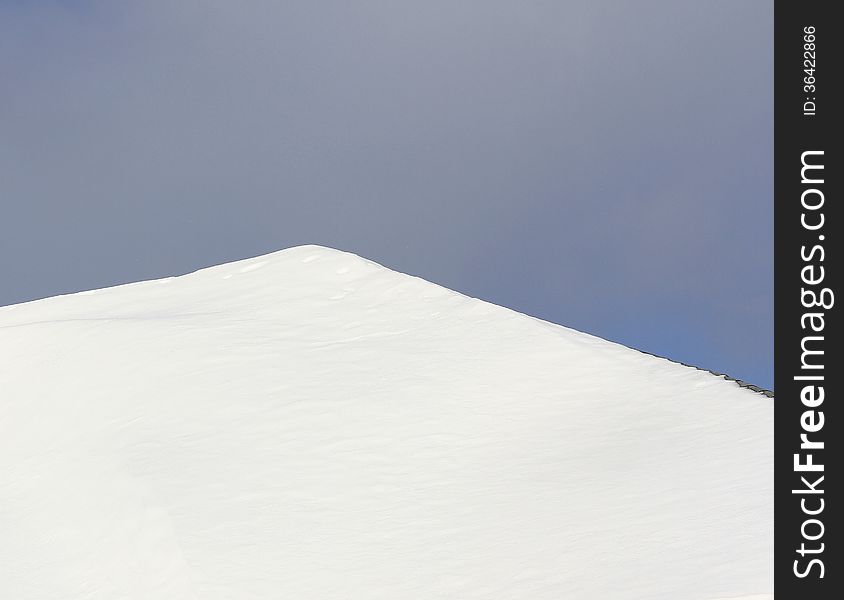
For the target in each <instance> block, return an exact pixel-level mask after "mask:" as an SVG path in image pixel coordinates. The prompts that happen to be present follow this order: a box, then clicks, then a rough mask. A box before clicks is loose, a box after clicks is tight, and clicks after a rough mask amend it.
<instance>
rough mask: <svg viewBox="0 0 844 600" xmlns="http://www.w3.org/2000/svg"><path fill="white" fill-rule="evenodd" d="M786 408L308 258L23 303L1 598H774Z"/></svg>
mask: <svg viewBox="0 0 844 600" xmlns="http://www.w3.org/2000/svg"><path fill="white" fill-rule="evenodd" d="M772 465H773V402H772V400H771V399H770V398H766V397H765V396H763V395H761V394H757V393H755V392H752V391H749V390H746V389H742V388H740V387H739V386H737V385H736V384H735V383H732V382H729V381H725V380H724V379H722V378H718V377H716V376H714V375H712V374H710V373H707V372H705V371H699V370H696V369H693V368H689V367H684V366H681V365H678V364H675V363H672V362H670V361H667V360H664V359H660V358H656V357H653V356H649V355H646V354H643V353H640V352H637V351H634V350H631V349H629V348H625V347H623V346H620V345H617V344H613V343H610V342H607V341H604V340H601V339H598V338H595V337H592V336H589V335H586V334H583V333H579V332H577V331H573V330H571V329H567V328H565V327H560V326H557V325H553V324H550V323H546V322H543V321H540V320H538V319H534V318H531V317H528V316H525V315H522V314H519V313H516V312H513V311H511V310H508V309H505V308H502V307H499V306H495V305H492V304H489V303H486V302H482V301H479V300H476V299H472V298H468V297H466V296H463V295H461V294H458V293H456V292H452V291H450V290H447V289H445V288H442V287H439V286H437V285H434V284H431V283H428V282H426V281H423V280H421V279H418V278H415V277H410V276H407V275H403V274H400V273H396V272H393V271H390V270H389V269H386V268H384V267H381V266H379V265H377V264H375V263H372V262H370V261H367V260H364V259H362V258H359V257H357V256H355V255H352V254H348V253H345V252H340V251H337V250H332V249H328V248H323V247H319V246H301V247H296V248H291V249H288V250H284V251H281V252H276V253H274V254H270V255H267V256H262V257H258V258H254V259H249V260H244V261H240V262H236V263H231V264H225V265H221V266H217V267H213V268H209V269H204V270H201V271H198V272H196V273H192V274H189V275H185V276H182V277H176V278H170V279H162V280H159V281H148V282H142V283H136V284H131V285H124V286H119V287H114V288H109V289H103V290H97V291H91V292H82V293H79V294H72V295H68V296H59V297H55V298H49V299H45V300H39V301H35V302H29V303H25V304H19V305H14V306H8V307H4V308H0V598H4V599H7V598H8V599H9V600H29V599H32V600H36V599H37V600H41V599H62V600H76V599H86V600H119V599H150V600H152V599H155V600H166V599H177V598H178V599H196V600H218V599H227V600H252V599H255V600H258V599H260V600H269V599H281V598H294V599H297V600H303V599H314V600H316V599H319V600H335V599H336V600H339V599H343V600H375V599H383V600H412V599H419V600H422V599H425V600H428V599H434V598H437V599H439V598H443V599H455V600H471V599H481V598H483V599H501V600H510V599H524V600H528V599H529V600H543V599H548V600H561V599H581V598H583V599H591V598H606V599H613V600H615V599H626V598H642V599H650V600H653V599H666V600H683V599H699V600H713V599H722V598H724V599H725V598H754V599H756V600H761V599H762V598H771V597H772V596H771V594H772V588H773V569H772V562H773V501H772V496H773V468H772Z"/></svg>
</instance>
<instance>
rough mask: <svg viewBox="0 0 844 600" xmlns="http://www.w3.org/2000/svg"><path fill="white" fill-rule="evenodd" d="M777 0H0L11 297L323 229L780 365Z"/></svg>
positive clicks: (611, 329) (3, 183) (660, 348)
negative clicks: (776, 349)
mask: <svg viewBox="0 0 844 600" xmlns="http://www.w3.org/2000/svg"><path fill="white" fill-rule="evenodd" d="M772 12H773V10H772V3H771V2H770V1H769V0H768V1H762V0H758V1H757V0H743V1H741V2H736V1H735V0H715V1H712V0H710V1H708V2H700V1H691V0H688V1H680V0H639V1H636V2H628V1H608V0H605V1H598V0H578V1H560V0H556V1H554V0H506V1H505V0H463V1H460V0H412V1H410V0H358V1H353V0H324V1H318V0H284V1H281V0H279V1H272V2H271V1H269V0H240V1H238V2H231V1H223V0H202V1H199V0H167V1H163V0H144V1H143V2H113V1H110V2H106V1H102V2H96V1H86V0H76V1H73V0H65V1H61V0H54V1H52V2H25V1H23V0H18V1H8V0H0V82H1V83H0V203H2V213H0V217H2V218H0V276H2V279H0V304H12V303H16V302H22V301H26V300H31V299H35V298H41V297H45V296H52V295H56V294H61V293H67V292H73V291H79V290H83V289H90V288H98V287H104V286H109V285H114V284H118V283H125V282H130V281H136V280H140V279H150V278H158V277H164V276H169V275H174V274H180V273H184V272H188V271H191V270H195V269H197V268H201V267H204V266H210V265H214V264H218V263H221V262H227V261H231V260H236V259H241V258H246V257H250V256H254V255H258V254H263V253H267V252H271V251H275V250H279V249H282V248H286V247H289V246H294V245H299V244H304V243H316V244H322V245H327V246H332V247H336V248H340V249H344V250H349V251H351V252H355V253H357V254H360V255H363V256H365V257H367V258H370V259H372V260H375V261H377V262H380V263H382V264H384V265H386V266H389V267H391V268H394V269H396V270H399V271H403V272H407V273H411V274H414V275H419V276H421V277H424V278H426V279H429V280H431V281H434V282H437V283H440V284H442V285H445V286H447V287H450V288H453V289H456V290H458V291H461V292H463V293H466V294H469V295H472V296H478V297H480V298H483V299H485V300H489V301H492V302H495V303H497V304H502V305H505V306H508V307H511V308H514V309H516V310H518V311H521V312H526V313H529V314H532V315H535V316H538V317H540V318H543V319H547V320H549V321H553V322H556V323H560V324H563V325H567V326H570V327H574V328H575V329H579V330H583V331H587V332H590V333H593V334H596V335H599V336H601V337H605V338H608V339H611V340H615V341H618V342H621V343H623V344H626V345H629V346H633V347H636V348H640V349H643V350H646V351H649V352H653V353H656V354H659V355H663V356H666V357H669V358H673V359H676V360H680V361H684V362H688V363H692V364H695V365H698V366H701V367H705V368H710V369H714V370H718V371H723V372H726V373H729V374H731V375H733V376H736V377H738V378H741V379H745V380H748V381H750V382H751V383H755V384H758V385H762V386H764V387H768V388H771V387H772V385H773V373H772V356H773V352H772V329H773V322H772V319H773V317H772V312H773V310H772V305H773V302H772V286H773V260H772V225H773V203H772V193H773V192H772V136H773V130H772V121H773V96H772V84H773V73H772V63H773V55H772V36H773V33H772V31H773V14H772Z"/></svg>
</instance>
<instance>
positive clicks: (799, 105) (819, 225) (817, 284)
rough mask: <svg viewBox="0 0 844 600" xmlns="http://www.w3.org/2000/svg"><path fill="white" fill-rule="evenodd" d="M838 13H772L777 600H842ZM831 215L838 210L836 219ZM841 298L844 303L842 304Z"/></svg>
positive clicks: (791, 6) (784, 6)
mask: <svg viewBox="0 0 844 600" xmlns="http://www.w3.org/2000/svg"><path fill="white" fill-rule="evenodd" d="M835 8H838V9H840V8H841V6H840V5H839V3H837V2H818V1H815V2H812V1H802V2H801V1H799V0H790V1H785V0H777V1H776V2H775V3H774V9H775V12H774V61H775V67H774V173H775V175H774V178H775V181H774V190H775V191H774V208H775V212H774V222H775V225H774V228H775V231H774V234H775V236H774V239H775V252H774V260H775V283H774V290H775V311H774V314H775V321H776V323H775V344H776V348H775V363H776V364H775V369H776V371H775V372H776V375H775V391H776V397H775V400H774V402H775V420H776V425H775V428H776V431H775V440H776V441H775V446H776V447H775V470H776V472H775V515H776V523H775V559H774V562H775V565H774V568H775V594H776V598H777V599H778V600H787V599H790V598H795V599H804V598H805V599H810V598H811V599H826V598H830V599H832V598H836V599H837V598H844V591H842V585H841V581H842V578H844V560H842V551H841V545H842V544H844V535H842V532H841V529H840V527H841V519H840V514H841V511H842V503H844V500H842V498H844V476H842V473H841V469H840V464H841V456H842V454H844V427H842V423H841V421H842V419H844V411H842V410H841V403H842V402H844V386H842V372H844V363H842V362H841V358H840V356H839V354H840V353H838V352H835V350H836V349H837V348H840V347H841V345H842V342H844V339H842V331H841V318H840V316H839V314H840V312H841V308H840V307H839V306H838V303H842V302H844V295H841V294H844V291H842V290H841V289H840V287H839V285H838V282H839V281H840V275H841V268H842V266H841V264H842V263H841V251H840V248H841V237H842V236H844V211H842V210H841V206H840V205H841V204H842V186H841V181H842V179H844V165H842V161H841V139H840V133H841V129H840V122H839V119H838V112H839V111H841V110H844V100H843V99H842V96H841V93H840V85H839V83H838V80H840V79H841V77H842V73H844V63H842V60H841V54H842V53H841V49H842V40H844V24H842V23H841V22H840V21H838V20H836V19H835V18H834V17H833V9H835ZM836 209H837V210H836ZM839 292H841V294H839Z"/></svg>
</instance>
